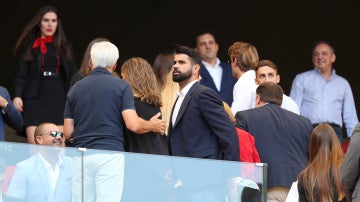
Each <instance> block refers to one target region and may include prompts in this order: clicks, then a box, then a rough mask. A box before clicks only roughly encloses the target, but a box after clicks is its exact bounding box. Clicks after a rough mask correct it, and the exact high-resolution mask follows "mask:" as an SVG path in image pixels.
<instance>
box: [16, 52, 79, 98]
mask: <svg viewBox="0 0 360 202" xmlns="http://www.w3.org/2000/svg"><path fill="white" fill-rule="evenodd" d="M41 60H42V59H41V53H40V52H37V54H36V57H35V58H34V60H33V61H31V62H29V61H25V59H24V56H23V57H22V58H21V59H20V61H19V69H18V72H17V75H16V78H15V81H14V86H15V89H14V97H21V98H24V97H28V98H29V97H36V96H37V93H38V89H39V84H40V79H41ZM60 60H61V64H62V66H63V67H64V72H65V78H64V79H65V84H66V86H65V87H66V89H68V88H69V83H70V79H71V77H72V75H73V74H74V73H75V72H76V67H75V62H74V60H73V61H72V62H69V61H67V60H66V59H65V58H64V57H63V56H62V54H60Z"/></svg>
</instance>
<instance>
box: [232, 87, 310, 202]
mask: <svg viewBox="0 0 360 202" xmlns="http://www.w3.org/2000/svg"><path fill="white" fill-rule="evenodd" d="M282 99H283V90H282V89H281V87H280V86H279V85H278V84H276V83H272V82H264V83H262V84H260V85H259V87H258V88H257V89H256V108H253V109H249V110H244V111H239V112H237V113H236V115H235V118H236V126H238V127H240V128H241V129H243V130H246V131H248V132H249V133H251V134H252V135H253V136H254V137H255V146H256V148H257V150H258V152H259V155H260V159H261V161H262V162H263V163H267V164H268V172H267V173H268V176H267V187H268V192H267V201H285V199H286V196H287V193H288V191H289V188H290V186H291V184H292V183H293V182H294V181H296V177H297V175H298V173H299V172H300V171H301V170H303V169H304V168H305V167H306V165H307V163H308V145H309V139H310V135H311V132H312V129H313V127H312V125H311V122H310V120H309V119H307V118H306V117H304V116H301V115H298V114H295V113H293V112H290V111H288V110H285V109H283V108H281V103H282Z"/></svg>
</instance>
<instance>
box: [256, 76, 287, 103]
mask: <svg viewBox="0 0 360 202" xmlns="http://www.w3.org/2000/svg"><path fill="white" fill-rule="evenodd" d="M283 94H284V91H283V90H282V88H281V87H280V86H279V85H278V84H276V83H273V82H264V83H262V84H260V85H259V86H258V87H257V89H256V95H258V96H259V97H260V101H262V102H265V103H271V104H276V105H279V106H281V104H282V100H283Z"/></svg>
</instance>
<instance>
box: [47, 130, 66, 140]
mask: <svg viewBox="0 0 360 202" xmlns="http://www.w3.org/2000/svg"><path fill="white" fill-rule="evenodd" d="M50 135H51V136H53V137H56V136H57V135H60V137H61V138H63V137H64V133H62V132H58V131H50Z"/></svg>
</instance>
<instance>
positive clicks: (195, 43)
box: [193, 30, 216, 47]
mask: <svg viewBox="0 0 360 202" xmlns="http://www.w3.org/2000/svg"><path fill="white" fill-rule="evenodd" d="M205 34H210V35H211V36H212V37H214V40H215V43H216V38H215V35H214V32H212V31H211V30H202V31H200V32H199V33H197V35H196V37H195V39H194V42H193V43H194V44H193V46H194V47H197V43H198V39H199V36H202V35H205Z"/></svg>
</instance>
